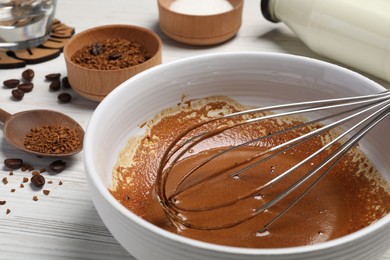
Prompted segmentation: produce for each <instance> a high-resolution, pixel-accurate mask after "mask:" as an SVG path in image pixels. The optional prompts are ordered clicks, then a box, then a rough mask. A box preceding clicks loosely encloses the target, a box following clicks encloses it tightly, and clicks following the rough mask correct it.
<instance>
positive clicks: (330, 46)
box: [261, 0, 390, 81]
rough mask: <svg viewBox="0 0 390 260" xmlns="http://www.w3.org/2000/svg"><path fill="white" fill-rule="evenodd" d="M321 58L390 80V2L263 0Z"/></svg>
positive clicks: (268, 12) (272, 17) (267, 12)
mask: <svg viewBox="0 0 390 260" xmlns="http://www.w3.org/2000/svg"><path fill="white" fill-rule="evenodd" d="M261 10H262V13H263V15H264V17H265V18H266V19H267V20H269V21H272V22H280V21H282V22H284V23H285V24H286V25H287V26H288V27H289V28H290V29H291V30H292V31H293V32H294V33H295V34H296V35H297V36H298V37H299V38H300V39H301V40H302V41H303V42H304V43H305V44H306V45H307V46H308V47H309V48H311V49H312V50H313V51H315V52H317V53H318V54H320V55H323V56H325V57H328V58H331V59H333V60H335V61H338V62H341V63H344V64H346V65H348V66H351V67H354V68H356V69H359V70H361V71H364V72H367V73H370V74H372V75H375V76H377V77H380V78H382V79H385V80H387V81H390V0H370V1H367V0H262V2H261Z"/></svg>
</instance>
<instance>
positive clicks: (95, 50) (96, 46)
mask: <svg viewBox="0 0 390 260" xmlns="http://www.w3.org/2000/svg"><path fill="white" fill-rule="evenodd" d="M103 52H104V49H103V45H102V44H101V43H99V42H97V43H92V44H91V54H92V55H95V56H97V55H100V54H102V53H103Z"/></svg>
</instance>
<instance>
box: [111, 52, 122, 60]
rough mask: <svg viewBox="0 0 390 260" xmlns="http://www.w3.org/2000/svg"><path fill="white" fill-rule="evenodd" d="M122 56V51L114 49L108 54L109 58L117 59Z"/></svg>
mask: <svg viewBox="0 0 390 260" xmlns="http://www.w3.org/2000/svg"><path fill="white" fill-rule="evenodd" d="M121 56H122V53H120V52H117V51H114V52H111V53H110V54H109V55H108V60H117V59H119V58H120V57H121Z"/></svg>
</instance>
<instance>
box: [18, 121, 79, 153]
mask: <svg viewBox="0 0 390 260" xmlns="http://www.w3.org/2000/svg"><path fill="white" fill-rule="evenodd" d="M80 145H81V140H80V139H79V137H78V135H77V132H76V129H71V128H69V127H67V126H61V125H53V126H51V125H48V126H42V127H36V128H33V129H31V132H30V133H28V134H27V135H26V138H25V140H24V146H25V148H26V149H28V150H31V151H35V152H40V153H45V154H65V153H69V152H72V151H74V150H76V149H77V148H78V147H79V146H80Z"/></svg>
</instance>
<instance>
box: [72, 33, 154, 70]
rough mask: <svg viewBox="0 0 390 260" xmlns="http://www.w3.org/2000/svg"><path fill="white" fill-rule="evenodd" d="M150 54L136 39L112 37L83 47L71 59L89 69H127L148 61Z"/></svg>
mask: <svg viewBox="0 0 390 260" xmlns="http://www.w3.org/2000/svg"><path fill="white" fill-rule="evenodd" d="M149 58H150V54H149V53H148V52H147V50H146V49H145V47H144V46H143V45H141V44H139V43H137V42H135V41H129V40H126V39H120V38H112V39H106V40H102V41H98V42H94V43H92V44H90V45H86V46H84V47H82V48H81V49H80V50H78V51H76V52H75V53H74V54H73V56H72V57H71V60H72V61H73V62H74V63H76V64H78V65H80V66H82V67H86V68H88V69H96V70H116V69H125V68H129V67H132V66H135V65H138V64H141V63H143V62H145V61H147V60H148V59H149Z"/></svg>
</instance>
